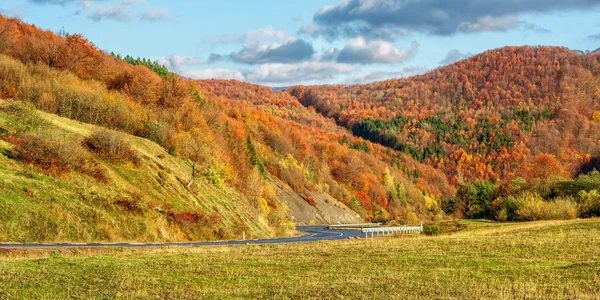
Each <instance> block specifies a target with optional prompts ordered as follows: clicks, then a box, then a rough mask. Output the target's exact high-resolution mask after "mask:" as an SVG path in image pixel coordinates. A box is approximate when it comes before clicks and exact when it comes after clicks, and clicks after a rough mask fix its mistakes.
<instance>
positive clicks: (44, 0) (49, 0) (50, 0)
mask: <svg viewBox="0 0 600 300" xmlns="http://www.w3.org/2000/svg"><path fill="white" fill-rule="evenodd" d="M30 1H31V2H33V3H36V4H60V5H64V4H67V3H71V2H77V1H78V0H30Z"/></svg>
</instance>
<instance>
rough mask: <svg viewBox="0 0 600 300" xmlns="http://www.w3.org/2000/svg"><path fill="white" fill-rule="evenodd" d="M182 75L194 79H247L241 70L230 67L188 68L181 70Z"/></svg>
mask: <svg viewBox="0 0 600 300" xmlns="http://www.w3.org/2000/svg"><path fill="white" fill-rule="evenodd" d="M179 74H180V75H182V76H185V77H188V78H192V79H227V80H229V79H236V80H240V81H243V80H245V77H244V75H243V74H242V72H240V71H235V72H234V71H231V70H229V69H206V70H186V71H181V72H179Z"/></svg>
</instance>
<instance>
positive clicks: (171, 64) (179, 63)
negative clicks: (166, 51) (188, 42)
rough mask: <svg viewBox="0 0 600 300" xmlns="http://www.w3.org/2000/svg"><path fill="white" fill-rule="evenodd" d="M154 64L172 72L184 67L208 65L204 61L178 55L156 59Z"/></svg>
mask: <svg viewBox="0 0 600 300" xmlns="http://www.w3.org/2000/svg"><path fill="white" fill-rule="evenodd" d="M156 62H158V63H159V64H161V65H163V66H165V67H167V68H168V69H170V70H174V71H178V70H180V69H182V68H184V67H190V66H197V65H204V64H207V63H208V62H207V61H206V60H202V59H198V58H193V57H189V56H178V55H170V56H164V57H159V58H158V59H156Z"/></svg>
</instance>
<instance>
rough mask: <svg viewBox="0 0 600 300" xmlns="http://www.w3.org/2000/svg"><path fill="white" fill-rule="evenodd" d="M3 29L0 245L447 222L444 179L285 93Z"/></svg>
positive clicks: (5, 21) (20, 26)
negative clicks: (192, 76) (197, 77)
mask: <svg viewBox="0 0 600 300" xmlns="http://www.w3.org/2000/svg"><path fill="white" fill-rule="evenodd" d="M0 28H2V29H3V30H0V41H1V42H0V99H3V100H1V101H3V103H2V108H1V113H2V116H1V117H0V121H1V122H0V133H1V134H0V135H1V139H2V144H1V148H2V152H1V153H2V154H1V155H0V156H1V160H0V168H2V172H3V174H10V179H9V177H3V178H2V179H1V180H2V185H3V189H2V190H1V191H0V198H2V199H9V201H5V202H4V203H3V205H4V208H5V209H4V210H0V219H2V220H4V221H5V222H6V223H3V224H10V228H11V229H10V230H7V231H2V232H9V233H7V234H5V235H3V236H0V240H4V241H7V240H11V241H32V240H37V241H58V240H86V241H88V240H94V241H122V240H131V241H142V240H143V241H148V240H157V241H158V240H169V241H178V240H190V239H214V238H236V237H237V238H239V235H240V233H241V232H246V233H247V234H249V235H252V236H274V235H286V234H289V231H288V229H289V228H291V227H293V224H292V217H294V218H293V220H294V221H295V223H297V224H310V223H348V222H358V221H363V220H377V221H386V220H397V221H399V222H412V223H416V222H418V221H419V220H423V219H435V218H439V217H440V216H441V215H442V212H441V210H440V203H439V199H441V198H442V197H447V196H450V195H452V194H453V193H454V190H453V187H452V186H449V185H448V182H447V180H446V179H445V176H444V174H443V173H442V172H441V171H439V170H436V169H435V168H433V167H431V166H428V165H425V164H421V163H418V162H416V161H414V160H413V159H412V158H411V157H409V156H407V155H405V154H403V153H401V152H398V151H396V150H393V149H388V148H386V147H384V146H381V145H378V144H375V143H371V142H369V141H365V140H364V139H362V138H360V137H355V136H353V135H352V134H351V132H350V131H349V130H348V129H346V128H344V127H341V126H339V125H338V124H336V123H335V122H334V121H333V120H332V119H329V118H326V117H324V116H322V115H320V114H318V113H317V112H316V111H314V110H313V109H310V108H306V107H304V106H303V105H302V104H301V103H300V102H298V99H296V98H295V97H293V96H291V95H290V94H288V93H285V92H282V93H275V92H273V91H272V90H271V89H269V88H267V87H262V86H258V85H251V84H247V83H242V82H237V81H219V80H208V81H193V80H186V79H183V78H181V77H180V76H178V75H176V74H172V73H168V72H165V70H164V68H161V67H160V66H157V65H156V64H153V63H150V62H149V60H146V59H133V58H132V57H130V56H126V57H125V58H121V57H120V56H115V55H110V54H108V53H105V52H103V51H101V50H99V49H98V48H97V47H96V46H95V45H94V44H93V43H92V42H91V41H88V40H87V39H85V38H84V37H83V36H81V35H77V34H73V35H61V36H59V35H56V34H54V33H52V32H49V31H43V30H40V29H38V28H37V27H35V26H33V25H29V24H26V23H23V22H21V21H20V20H18V19H9V18H5V17H0ZM20 119H23V120H30V119H31V120H33V121H31V122H33V123H32V124H33V125H32V124H29V123H27V122H26V123H22V122H21V121H19V120H20ZM40 120H41V121H40ZM36 124H37V125H36ZM39 124H45V125H44V126H41V127H40V126H38V125H39ZM36 145H41V146H39V147H37V146H36ZM71 152H74V153H78V155H77V156H74V158H70V157H69V156H68V155H66V153H71ZM30 198H31V199H34V200H35V201H33V202H32V203H35V205H34V204H31V205H28V204H26V203H29V202H28V201H30V202H31V201H32V200H30ZM19 215H23V216H27V217H23V218H20V217H18V216H19ZM357 215H358V216H357ZM40 216H41V217H40ZM80 223H81V224H80ZM32 224H36V226H34V227H35V228H38V229H37V230H36V231H35V232H34V231H31V230H30V228H32V227H31V226H32ZM2 226H4V225H2ZM6 226H8V225H6ZM44 226H48V227H49V228H52V230H47V231H46V232H47V233H45V234H40V232H43V231H44Z"/></svg>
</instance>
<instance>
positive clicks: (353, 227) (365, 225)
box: [327, 223, 382, 230]
mask: <svg viewBox="0 0 600 300" xmlns="http://www.w3.org/2000/svg"><path fill="white" fill-rule="evenodd" d="M381 225H382V224H381V223H362V224H338V225H328V226H327V229H329V230H361V229H363V228H375V227H381Z"/></svg>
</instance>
